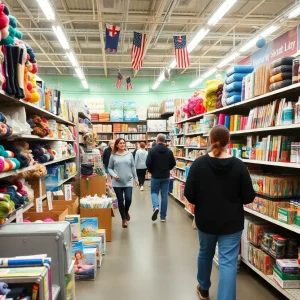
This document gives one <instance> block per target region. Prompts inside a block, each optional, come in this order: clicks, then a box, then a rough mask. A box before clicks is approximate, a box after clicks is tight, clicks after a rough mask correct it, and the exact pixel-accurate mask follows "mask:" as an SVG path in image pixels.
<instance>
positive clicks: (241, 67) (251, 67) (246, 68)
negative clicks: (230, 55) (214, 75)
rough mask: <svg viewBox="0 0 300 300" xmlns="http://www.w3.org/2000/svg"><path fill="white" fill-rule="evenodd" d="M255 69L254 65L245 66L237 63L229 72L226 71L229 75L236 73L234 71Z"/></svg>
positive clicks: (243, 71)
mask: <svg viewBox="0 0 300 300" xmlns="http://www.w3.org/2000/svg"><path fill="white" fill-rule="evenodd" d="M253 71H254V67H253V66H247V65H245V66H243V65H236V66H233V67H231V68H230V69H229V70H228V71H227V72H226V76H227V77H229V76H230V75H232V74H234V73H247V74H249V73H252V72H253Z"/></svg>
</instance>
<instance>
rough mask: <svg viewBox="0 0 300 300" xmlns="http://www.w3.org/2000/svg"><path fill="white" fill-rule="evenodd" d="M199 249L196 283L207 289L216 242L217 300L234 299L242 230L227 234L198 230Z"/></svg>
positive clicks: (209, 283)
mask: <svg viewBox="0 0 300 300" xmlns="http://www.w3.org/2000/svg"><path fill="white" fill-rule="evenodd" d="M198 235H199V243H200V250H199V255H198V275H197V279H198V283H199V285H200V287H201V289H203V290H209V288H210V285H211V282H210V275H211V269H212V261H213V257H214V255H215V249H216V244H217V242H218V248H219V272H220V273H219V288H218V298H217V299H218V300H235V299H236V273H237V264H238V254H239V249H240V241H241V236H242V231H239V232H237V233H233V234H228V235H213V234H206V233H203V232H201V231H200V230H198Z"/></svg>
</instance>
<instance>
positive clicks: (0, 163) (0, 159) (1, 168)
mask: <svg viewBox="0 0 300 300" xmlns="http://www.w3.org/2000/svg"><path fill="white" fill-rule="evenodd" d="M3 171H4V157H3V156H0V173H2V172H3Z"/></svg>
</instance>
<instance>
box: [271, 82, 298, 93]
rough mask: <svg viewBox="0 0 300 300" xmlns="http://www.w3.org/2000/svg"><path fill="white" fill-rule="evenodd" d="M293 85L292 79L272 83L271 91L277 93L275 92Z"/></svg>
mask: <svg viewBox="0 0 300 300" xmlns="http://www.w3.org/2000/svg"><path fill="white" fill-rule="evenodd" d="M292 83H293V81H292V80H291V79H286V80H282V81H279V82H275V83H272V84H271V85H270V91H275V90H278V89H281V88H284V87H286V86H289V85H291V84H292Z"/></svg>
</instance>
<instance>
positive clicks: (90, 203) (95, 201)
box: [80, 195, 112, 208]
mask: <svg viewBox="0 0 300 300" xmlns="http://www.w3.org/2000/svg"><path fill="white" fill-rule="evenodd" d="M80 206H81V207H83V208H110V207H111V206H112V199H111V198H110V197H107V196H106V195H103V196H102V197H99V196H97V195H95V196H87V197H84V198H81V199H80Z"/></svg>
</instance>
